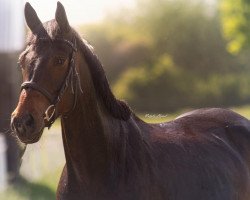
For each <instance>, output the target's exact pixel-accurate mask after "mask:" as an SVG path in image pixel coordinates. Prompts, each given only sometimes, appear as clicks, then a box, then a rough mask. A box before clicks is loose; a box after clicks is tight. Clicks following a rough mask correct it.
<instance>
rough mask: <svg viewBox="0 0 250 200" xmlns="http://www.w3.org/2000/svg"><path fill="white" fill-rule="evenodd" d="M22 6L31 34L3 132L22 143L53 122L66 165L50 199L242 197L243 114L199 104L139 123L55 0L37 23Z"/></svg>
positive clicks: (247, 147) (249, 156) (246, 128)
mask: <svg viewBox="0 0 250 200" xmlns="http://www.w3.org/2000/svg"><path fill="white" fill-rule="evenodd" d="M24 13H25V19H26V22H27V25H28V27H29V29H30V30H31V31H30V34H29V36H28V38H27V47H26V49H25V50H24V51H23V52H22V53H21V55H20V57H19V65H20V68H21V71H22V76H23V84H22V85H21V92H20V97H19V102H18V104H17V107H16V109H15V110H14V111H13V113H12V116H11V129H12V130H13V132H15V134H16V135H17V136H18V138H19V139H20V140H21V141H22V142H23V143H25V144H32V143H35V142H37V141H39V139H40V137H41V135H42V133H43V130H44V128H46V127H48V128H49V127H50V126H51V125H52V124H53V122H54V121H55V120H56V119H57V118H60V119H61V126H62V138H63V145H64V153H65V158H66V164H65V166H64V168H63V171H62V174H61V178H60V181H59V184H58V189H57V194H56V198H57V199H58V200H250V176H249V172H250V123H249V121H248V120H247V119H246V118H244V117H242V116H241V115H239V114H237V113H235V112H233V111H231V110H229V109H222V108H203V109H198V110H194V111H191V112H189V113H186V114H184V115H182V116H180V117H178V118H176V119H174V120H172V121H169V122H165V123H159V124H150V123H146V122H144V121H142V120H141V119H140V118H138V117H137V116H136V114H135V113H134V112H133V111H132V110H131V109H130V108H129V106H128V105H127V104H126V103H125V102H124V101H120V100H118V99H116V97H115V96H114V95H113V93H112V91H111V89H110V86H109V83H108V80H107V78H106V75H105V72H104V69H103V66H102V64H101V62H100V61H99V59H98V57H97V56H96V54H95V53H94V50H93V48H92V47H91V46H90V45H89V44H88V42H86V41H85V40H83V39H81V37H80V36H79V35H78V34H77V32H76V31H75V30H74V29H73V28H71V26H70V24H69V22H68V19H67V16H66V12H65V9H64V7H63V5H62V4H61V3H60V2H58V3H57V8H56V13H55V19H52V20H50V21H48V22H45V23H42V22H41V21H40V19H39V18H38V16H37V14H36V11H35V10H34V9H33V8H32V6H31V5H30V4H29V3H26V5H25V12H24ZM37 170H39V169H37Z"/></svg>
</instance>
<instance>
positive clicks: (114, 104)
mask: <svg viewBox="0 0 250 200" xmlns="http://www.w3.org/2000/svg"><path fill="white" fill-rule="evenodd" d="M74 34H75V37H76V40H77V43H78V49H79V50H80V51H81V52H82V53H83V55H84V58H85V60H86V63H87V65H88V67H89V71H90V74H91V76H92V81H93V84H94V87H95V90H96V95H97V96H98V97H99V98H100V99H101V100H102V102H103V104H104V105H105V107H106V109H107V110H108V111H109V112H110V114H111V115H112V116H113V117H115V118H117V119H122V120H128V119H129V117H130V115H131V110H130V108H129V106H128V105H127V104H126V103H125V102H124V101H121V100H118V99H116V98H115V96H114V94H113V93H112V91H111V89H110V86H109V83H108V80H107V77H106V75H105V71H104V69H103V66H102V64H101V62H100V60H99V59H98V57H97V55H96V54H95V53H94V51H93V48H92V46H90V45H89V43H88V42H87V41H86V40H83V39H82V38H81V37H80V36H79V35H78V34H77V33H76V32H75V31H74Z"/></svg>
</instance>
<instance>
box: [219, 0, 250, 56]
mask: <svg viewBox="0 0 250 200" xmlns="http://www.w3.org/2000/svg"><path fill="white" fill-rule="evenodd" d="M220 11H221V21H222V27H223V33H224V36H225V38H226V39H227V40H228V50H229V51H230V52H231V53H234V54H236V53H239V52H240V51H241V50H243V49H245V48H247V47H249V46H250V1H249V0H238V1H235V0H220Z"/></svg>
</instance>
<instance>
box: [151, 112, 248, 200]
mask: <svg viewBox="0 0 250 200" xmlns="http://www.w3.org/2000/svg"><path fill="white" fill-rule="evenodd" d="M153 127H154V128H153V129H152V131H151V137H150V141H151V144H152V148H153V152H154V156H155V159H156V163H157V166H158V170H160V174H162V175H163V176H161V177H159V179H160V180H161V181H160V182H161V184H162V185H163V186H164V192H165V195H166V196H168V197H169V200H172V199H173V200H181V199H187V200H189V199H190V200H191V199H192V200H194V199H203V200H210V199H211V200H236V199H237V200H248V199H250V190H249V189H250V188H249V187H250V184H249V170H250V164H249V163H250V162H249V158H250V128H249V127H250V123H249V121H248V120H247V119H246V118H244V117H242V116H240V115H238V114H237V113H234V112H232V111H230V110H225V109H217V108H215V109H201V110H195V111H192V112H189V113H187V114H184V115H182V116H180V117H178V118H177V119H176V120H173V121H171V122H168V123H162V124H158V125H153Z"/></svg>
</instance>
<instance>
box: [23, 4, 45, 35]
mask: <svg viewBox="0 0 250 200" xmlns="http://www.w3.org/2000/svg"><path fill="white" fill-rule="evenodd" d="M24 15H25V20H26V22H27V25H28V27H29V28H30V30H31V31H32V32H33V33H35V30H36V28H37V27H38V26H39V25H40V24H42V22H41V21H40V19H39V18H38V16H37V14H36V11H35V10H34V8H33V7H32V6H31V5H30V4H29V3H28V2H26V4H25V8H24Z"/></svg>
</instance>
